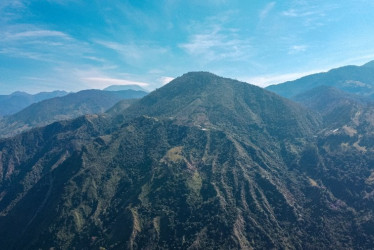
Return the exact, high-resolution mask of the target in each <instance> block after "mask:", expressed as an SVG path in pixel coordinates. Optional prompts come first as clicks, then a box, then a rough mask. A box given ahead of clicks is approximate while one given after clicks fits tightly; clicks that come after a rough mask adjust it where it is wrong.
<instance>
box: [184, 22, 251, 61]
mask: <svg viewBox="0 0 374 250" xmlns="http://www.w3.org/2000/svg"><path fill="white" fill-rule="evenodd" d="M229 18H230V17H229V16H227V15H226V16H225V15H224V16H222V17H220V18H219V19H218V18H210V19H207V21H206V22H205V23H202V24H193V25H192V28H190V31H189V32H190V36H189V38H188V41H187V42H185V43H180V44H179V45H178V46H179V48H181V49H183V50H184V51H185V52H187V53H188V54H189V55H191V56H194V57H197V58H199V62H200V63H202V64H207V63H211V62H214V61H218V60H226V61H242V60H245V59H248V57H250V56H251V55H252V52H253V51H252V49H253V46H252V44H251V39H250V38H249V37H243V36H242V35H241V33H240V32H239V31H238V30H237V29H233V28H230V27H225V23H227V20H228V19H229Z"/></svg>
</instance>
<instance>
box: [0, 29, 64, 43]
mask: <svg viewBox="0 0 374 250" xmlns="http://www.w3.org/2000/svg"><path fill="white" fill-rule="evenodd" d="M42 38H60V39H66V40H71V37H70V36H69V35H68V34H65V33H63V32H60V31H55V30H31V31H22V32H16V33H13V32H4V33H2V34H1V35H0V39H1V40H3V41H14V40H21V39H42Z"/></svg>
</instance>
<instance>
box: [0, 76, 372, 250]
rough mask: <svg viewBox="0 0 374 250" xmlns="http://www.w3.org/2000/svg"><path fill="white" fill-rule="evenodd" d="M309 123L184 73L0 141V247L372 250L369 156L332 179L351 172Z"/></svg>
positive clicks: (213, 79)
mask: <svg viewBox="0 0 374 250" xmlns="http://www.w3.org/2000/svg"><path fill="white" fill-rule="evenodd" d="M321 126H322V123H321V118H320V115H318V114H316V113H314V112H312V111H309V110H308V109H306V108H303V107H301V106H300V105H298V104H296V103H293V102H291V101H289V100H287V99H284V98H282V97H280V96H278V95H276V94H273V93H271V92H269V91H266V90H263V89H261V88H259V87H256V86H252V85H249V84H247V83H243V82H239V81H236V80H232V79H227V78H222V77H218V76H216V75H213V74H210V73H206V72H193V73H187V74H185V75H183V76H181V77H178V78H176V79H175V80H173V81H171V82H170V83H169V84H167V85H166V86H164V87H162V88H160V89H158V90H156V91H154V92H152V93H150V94H149V95H147V96H145V97H143V98H142V99H141V100H140V101H137V102H135V103H134V104H132V105H131V106H130V107H128V108H126V109H124V110H122V111H121V110H119V109H118V108H117V109H116V111H115V112H114V113H113V114H110V113H107V114H104V115H99V116H98V115H93V116H83V117H80V118H77V119H75V120H71V121H61V122H57V123H53V124H51V125H49V126H47V127H43V128H38V129H34V130H31V131H29V132H26V133H23V134H21V135H18V136H16V137H13V138H11V139H6V140H0V169H1V171H0V174H1V175H0V177H1V178H0V235H1V236H2V237H0V248H2V249H38V248H42V249H44V248H46V249H49V248H59V249H72V248H78V249H85V248H90V249H99V248H109V249H178V248H180V249H217V248H221V249H286V248H287V249H322V248H323V249H335V248H340V249H344V248H360V247H363V248H365V247H366V248H367V247H369V246H372V245H373V243H374V238H373V236H372V234H370V232H371V230H372V225H373V224H374V223H373V221H374V220H373V218H372V215H371V214H372V213H369V212H370V211H371V210H372V205H373V198H372V197H373V196H372V195H371V194H372V192H374V189H373V187H372V185H371V184H370V183H372V178H371V177H370V176H371V175H370V174H371V172H370V171H369V166H370V163H371V162H373V161H372V160H373V159H372V157H370V154H367V153H365V152H369V147H368V148H366V151H357V152H356V151H355V152H354V154H360V156H361V157H360V164H359V165H358V164H357V165H356V167H355V168H352V169H349V170H347V171H345V172H344V169H346V168H347V167H346V165H345V164H347V165H348V166H349V163H357V162H355V161H353V160H352V159H351V158H350V156H351V155H350V154H347V153H345V154H342V152H341V151H339V152H337V151H334V149H335V148H334V147H330V148H329V147H328V146H329V145H331V143H333V142H334V141H333V140H330V141H329V140H328V138H327V139H326V136H325V135H326V133H325V132H326V131H324V128H323V127H321ZM322 132H323V133H322ZM321 133H322V137H319V136H320V134H321ZM343 139H344V138H343ZM326 141H327V142H329V143H330V144H327V143H325V142H326ZM358 143H359V142H358ZM319 145H322V146H321V147H319ZM358 145H360V144H358ZM325 146H326V147H325ZM357 148H358V149H360V147H357ZM327 150H329V151H327ZM338 153H341V154H338ZM337 156H339V157H337ZM339 159H344V161H343V163H342V162H341V161H339ZM332 160H334V164H332V162H331V161H332ZM330 166H332V167H333V169H334V171H332V172H329V169H330ZM336 169H340V170H339V172H338V173H339V174H338V175H335V171H336ZM349 171H353V173H354V174H355V176H358V177H357V179H358V180H357V179H356V177H352V178H349V177H351V176H349V175H348V174H347V173H349ZM321 174H325V175H323V176H321ZM340 174H347V175H348V177H347V178H345V175H344V176H343V177H342V176H341V175H340ZM326 176H328V178H325V177H326ZM339 178H340V179H343V180H344V181H347V183H350V184H352V183H353V184H354V185H352V186H350V185H348V186H347V187H346V189H344V190H343V191H342V190H341V189H337V188H334V187H335V186H336V185H334V184H336V182H337V181H338V180H339ZM360 180H361V182H360ZM365 180H367V183H368V184H365V183H366V182H365ZM334 181H335V182H334ZM363 183H364V184H363ZM364 193H366V195H365V196H360V195H359V194H364Z"/></svg>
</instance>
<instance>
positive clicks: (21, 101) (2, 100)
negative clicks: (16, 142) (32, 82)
mask: <svg viewBox="0 0 374 250" xmlns="http://www.w3.org/2000/svg"><path fill="white" fill-rule="evenodd" d="M66 94H67V92H65V91H53V92H41V93H38V94H35V95H30V94H27V93H25V92H14V93H12V94H10V95H0V116H6V115H11V114H14V113H16V112H18V111H20V110H22V109H23V108H25V107H27V106H29V105H31V104H32V103H35V102H40V101H43V100H45V99H49V98H53V97H58V96H64V95H66Z"/></svg>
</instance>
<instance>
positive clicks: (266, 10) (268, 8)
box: [259, 2, 276, 20]
mask: <svg viewBox="0 0 374 250" xmlns="http://www.w3.org/2000/svg"><path fill="white" fill-rule="evenodd" d="M275 4H276V2H270V3H268V4H266V6H265V7H264V8H263V9H262V10H261V11H260V15H259V16H260V20H263V19H265V18H266V17H267V16H268V15H269V13H270V11H271V10H272V9H273V8H274V6H275Z"/></svg>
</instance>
